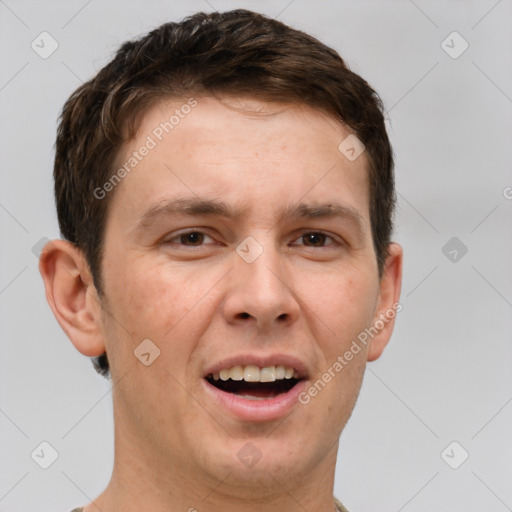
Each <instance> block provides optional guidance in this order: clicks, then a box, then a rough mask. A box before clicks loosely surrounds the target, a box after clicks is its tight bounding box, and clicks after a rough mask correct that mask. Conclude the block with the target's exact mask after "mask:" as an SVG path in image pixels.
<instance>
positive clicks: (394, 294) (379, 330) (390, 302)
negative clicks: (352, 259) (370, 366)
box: [368, 243, 403, 361]
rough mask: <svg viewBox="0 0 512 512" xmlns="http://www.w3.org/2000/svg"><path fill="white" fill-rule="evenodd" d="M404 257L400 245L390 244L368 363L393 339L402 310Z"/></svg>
mask: <svg viewBox="0 0 512 512" xmlns="http://www.w3.org/2000/svg"><path fill="white" fill-rule="evenodd" d="M402 255H403V251H402V247H401V246H400V245H398V244H396V243H391V244H389V247H388V257H387V259H386V263H385V265H384V269H383V273H382V277H381V280H380V293H379V304H378V307H377V311H376V312H375V316H374V318H373V323H372V327H371V328H370V329H369V331H371V332H376V334H375V335H374V336H373V337H372V339H371V343H370V349H369V351H368V361H375V359H378V358H379V357H380V356H381V354H382V352H383V351H384V349H385V348H386V345H387V344H388V342H389V340H390V338H391V333H392V332H393V327H394V325H395V317H396V315H397V314H398V312H399V311H400V310H401V309H402V305H401V304H400V303H399V299H400V289H401V287H402ZM372 329H373V331H372Z"/></svg>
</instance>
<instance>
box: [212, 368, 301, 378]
mask: <svg viewBox="0 0 512 512" xmlns="http://www.w3.org/2000/svg"><path fill="white" fill-rule="evenodd" d="M292 377H293V378H294V379H298V378H299V372H298V371H297V370H294V369H293V368H291V367H288V368H285V367H284V366H265V367H263V368H260V367H259V366H256V365H253V364H249V365H247V366H241V365H237V366H233V367H232V368H223V369H222V370H221V371H220V372H215V373H214V374H213V379H214V380H219V379H221V380H228V379H231V380H245V381H246V382H274V381H276V380H281V379H291V378H292Z"/></svg>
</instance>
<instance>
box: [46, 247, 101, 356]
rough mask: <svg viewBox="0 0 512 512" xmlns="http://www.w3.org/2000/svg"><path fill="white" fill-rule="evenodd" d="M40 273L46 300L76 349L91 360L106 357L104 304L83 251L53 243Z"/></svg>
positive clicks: (47, 249)
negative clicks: (103, 321)
mask: <svg viewBox="0 0 512 512" xmlns="http://www.w3.org/2000/svg"><path fill="white" fill-rule="evenodd" d="M39 272H40V273H41V276H42V278H43V281H44V286H45V289H46V300H47V301H48V304H49V305H50V307H51V308H52V311H53V314H54V315H55V318H56V319H57V321H58V322H59V324H60V326H61V327H62V329H63V330H64V332H65V333H66V334H67V336H68V338H69V339H70V340H71V342H72V343H73V345H74V346H75V348H76V349H77V350H78V351H79V352H81V353H82V354H84V355H86V356H89V357H93V356H99V355H101V354H103V352H105V344H104V341H103V335H102V333H103V331H102V323H101V319H102V316H101V301H100V298H99V296H98V293H97V291H96V288H95V286H94V284H93V280H92V276H91V273H90V270H89V265H88V264H87V262H86V260H85V257H84V255H83V253H82V251H81V250H80V249H78V248H77V247H76V246H75V245H73V244H72V243H70V242H67V241H65V240H52V241H50V242H48V243H47V244H46V245H45V246H44V248H43V250H42V252H41V255H40V257H39Z"/></svg>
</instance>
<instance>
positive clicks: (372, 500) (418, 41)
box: [0, 0, 512, 512]
mask: <svg viewBox="0 0 512 512" xmlns="http://www.w3.org/2000/svg"><path fill="white" fill-rule="evenodd" d="M235 7H245V8H251V9H253V10H259V11H261V12H263V13H266V14H269V15H271V16H274V17H276V16H277V17H279V19H280V20H282V21H284V22H285V23H288V24H291V25H292V26H294V27H296V28H299V29H302V30H305V31H307V32H309V33H311V34H313V35H315V36H317V37H318V38H320V39H321V40H322V41H324V42H325V43H327V44H329V45H331V46H333V47H334V48H335V49H336V50H337V51H339V52H340V54H341V55H342V56H343V57H344V58H345V59H346V61H347V62H348V63H349V65H350V66H351V67H352V68H353V69H354V70H355V71H356V72H358V73H360V74H361V75H362V76H363V77H365V78H366V79H367V80H368V81H369V82H370V84H371V85H372V86H373V87H374V88H376V90H377V91H378V92H379V93H380V95H381V96H382V98H383V100H384V102H385V106H386V109H387V111H388V113H389V123H388V127H389V131H390V136H391V139H392V143H393V146H394V150H395V153H396V163H397V166H396V172H397V190H398V194H399V207H398V212H397V231H396V236H395V239H396V240H397V241H399V242H400V243H402V244H403V246H404V249H405V269H404V272H405V273H404V283H403V295H402V304H403V310H402V312H401V313H400V314H399V315H398V323H397V326H396V331H395V335H394V337H393V339H392V341H391V343H390V345H389V347H388V348H387V350H386V352H385V353H384V355H383V357H382V359H380V360H378V361H376V362H375V363H372V364H370V365H369V366H368V371H367V374H366V377H365V380H364V384H363V389H362V391H361V395H360V398H359V401H358V403H357V405H356V408H355V411H354V415H353V417H352V419H351V420H350V422H349V424H348V426H347V428H346V429H345V431H344V433H343V435H342V442H341V447H340V457H339V462H338V467H337V472H336V487H335V493H336V495H337V496H338V497H339V498H341V499H342V500H343V501H344V503H345V504H346V506H348V507H349V508H350V509H351V510H352V511H353V512H364V511H370V510H371V511H373V512H380V511H402V510H404V511H406V512H413V511H417V512H420V511H427V510H428V511H431V510H436V511H451V512H456V511H476V510H485V511H486V512H502V511H505V510H510V508H511V507H512V486H511V485H510V481H511V477H512V443H511V435H510V433H511V432H512V428H511V427H512V403H511V402H512V354H511V344H510V339H511V322H510V318H511V314H510V313H511V308H512V287H511V281H512V271H511V264H510V263H511V256H512V236H511V234H512V233H511V230H510V225H511V222H510V221H511V214H512V200H511V199H510V198H512V188H507V187H512V173H511V163H512V149H511V148H512V144H511V140H512V139H511V135H512V116H511V113H512V58H511V57H512V22H511V20H512V1H511V0H501V1H496V0H491V1H483V0H482V1H474V2H469V1H468V2H462V1H452V2H450V1H445V2H440V1H427V0H415V1H414V2H413V1H412V0H411V1H407V0H400V1H398V0H397V1H386V2H384V1H382V0H380V1H361V2H356V1H339V2H334V1H316V2H307V1H303V0H292V1H291V2H290V1H289V0H282V1H281V0H279V1H278V0H274V1H271V2H248V1H236V2H235V1H221V0H208V1H203V0H201V1H199V0H198V1H190V2H170V1H167V2H163V1H150V2H148V1H146V2H142V1H134V2H131V3H128V2H125V1H110V2H100V1H99V0H92V1H86V0H72V1H69V0H68V1H55V2H51V3H50V2H37V1H15V0H0V52H1V59H2V66H1V75H0V107H1V112H2V116H1V118H0V130H1V132H0V133H1V139H0V159H1V169H2V174H1V187H0V224H1V230H2V231H1V233H2V252H1V265H0V269H1V274H0V307H1V323H0V328H1V336H2V338H1V344H0V350H1V354H0V365H1V383H0V427H1V432H2V435H1V437H0V460H1V461H2V467H1V476H0V510H1V511H13V512H14V511H16V512H18V511H33V510H38V511H40V512H50V511H51V512H56V511H63V512H66V511H69V510H70V509H71V508H73V507H74V506H77V505H79V504H85V503H88V502H89V500H90V499H93V498H95V497H96V496H97V495H98V494H99V493H100V492H101V491H102V490H103V489H104V487H105V486H106V485H107V483H108V480H109V477H110V474H111V470H112V461H113V437H112V436H113V423H112V403H111V392H110V384H109V382H108V381H106V380H104V379H103V378H102V377H100V376H99V375H97V374H96V373H95V372H94V370H93V368H92V365H91V363H90V361H89V359H88V358H86V357H85V356H82V355H81V354H79V353H78V352H77V351H76V350H75V349H74V348H73V346H72V345H71V343H70V342H69V341H68V339H67V338H66V337H65V335H64V334H63V332H62V331H61V330H60V328H59V326H58V324H57V322H56V321H55V319H54V317H53V315H52V313H51V311H50V309H49V307H48V306H47V304H46V301H45V297H44V289H43V284H42V281H41V279H40V276H39V273H38V270H37V259H36V257H35V256H34V254H33V252H32V248H33V246H34V245H36V244H37V243H38V241H39V240H40V239H41V238H43V237H48V238H55V237H58V236H59V232H58V227H57V221H56V215H55V212H54V205H53V196H52V181H51V170H52V159H53V143H54V139H55V130H56V119H57V116H58V114H59V111H60V109H61V107H62V105H63V103H64V101H65V100H66V98H67V97H68V96H69V94H70V93H71V92H72V91H73V90H74V89H75V88H76V87H77V86H78V85H79V84H80V83H81V82H82V81H84V80H86V79H89V78H90V77H91V76H92V75H93V74H94V73H95V72H96V71H98V70H99V69H100V68H101V67H102V66H103V65H104V64H105V63H106V62H107V61H108V60H109V59H110V56H111V54H112V53H113V52H114V51H115V49H116V48H117V46H118V45H119V44H120V43H121V42H122V41H124V40H126V39H127V38H131V37H135V36H137V35H139V34H141V33H144V32H146V31H148V30H149V29H151V28H153V27H155V26H157V25H159V24H160V23H162V22H164V21H169V20H178V19H180V18H182V17H183V16H185V15H188V14H191V13H192V12H195V11H197V10H206V11H211V10H225V9H231V8H235ZM42 31H47V32H49V33H50V34H51V36H52V37H53V38H54V39H55V40H56V41H57V42H58V44H59V47H58V49H57V50H56V51H55V52H54V53H53V54H52V55H51V56H50V57H48V58H47V59H43V58H41V57H40V56H39V55H38V54H37V53H36V52H35V51H34V50H33V49H32V48H31V42H32V41H33V40H34V39H36V38H37V36H38V35H39V34H40V33H41V32H42ZM453 31H456V32H458V33H459V34H460V36H462V38H464V40H466V41H467V42H468V44H469V48H468V49H467V50H466V51H465V52H464V53H463V54H461V55H460V56H458V57H457V58H452V56H450V55H448V53H447V52H446V51H445V49H443V46H442V42H443V41H444V40H445V39H446V38H447V36H448V35H449V34H451V33H452V32H453ZM444 44H445V48H446V45H448V46H452V47H453V48H451V49H449V48H448V49H449V51H451V52H452V54H453V53H454V52H455V53H458V51H460V49H461V48H462V40H461V39H458V36H455V39H454V37H453V36H451V38H448V40H447V41H446V43H444ZM46 48H48V46H46ZM452 237H457V240H456V241H455V242H452V243H455V245H453V246H451V245H449V246H448V247H447V248H445V249H444V252H443V247H445V244H447V242H448V241H449V240H450V239H451V238H452ZM462 244H464V246H465V247H467V253H466V254H464V255H462V253H463V250H462V249H463V248H464V246H463V245H462ZM453 250H456V251H457V253H456V254H455V253H453ZM450 252H451V254H450ZM445 253H446V254H445ZM455 256H456V260H455V261H452V260H453V259H454V257H455ZM42 441H47V442H49V443H50V444H51V445H52V446H53V447H54V448H55V449H56V450H57V452H58V454H59V457H58V458H57V460H56V461H55V462H54V463H53V464H52V465H51V466H50V467H49V468H48V469H42V468H41V467H39V466H38V465H37V464H36V463H35V462H34V460H33V459H32V458H31V453H32V452H33V450H34V449H36V448H37V447H38V446H39V444H40V443H41V442H42ZM453 441H456V442H457V443H458V445H455V447H453V446H452V447H451V448H450V449H448V450H447V452H445V456H444V458H443V456H442V452H443V450H444V449H445V448H446V447H447V446H448V445H449V444H450V443H452V442H453ZM463 450H465V451H467V452H468V453H469V458H468V459H467V460H466V461H465V462H464V463H463V464H462V465H460V467H458V469H453V468H452V467H450V466H449V465H448V464H447V462H450V464H452V465H454V466H456V465H457V464H459V463H460V461H461V460H462V455H463V454H464V451H463Z"/></svg>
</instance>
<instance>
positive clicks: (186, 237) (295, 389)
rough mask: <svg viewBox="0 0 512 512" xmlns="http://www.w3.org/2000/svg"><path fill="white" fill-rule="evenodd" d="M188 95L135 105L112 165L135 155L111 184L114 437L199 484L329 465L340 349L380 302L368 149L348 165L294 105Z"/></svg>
mask: <svg viewBox="0 0 512 512" xmlns="http://www.w3.org/2000/svg"><path fill="white" fill-rule="evenodd" d="M196 101H197V103H196V104H195V106H193V107H191V108H190V109H184V108H183V105H184V104H186V103H187V99H185V100H183V101H178V100H173V101H168V102H162V103H160V104H158V105H157V106H155V107H153V108H152V109H151V110H149V111H148V112H147V113H146V114H145V117H144V119H143V121H142V124H141V126H140V129H139V131H138V134H137V137H136V138H135V139H134V140H132V141H130V142H129V143H128V144H127V146H126V147H125V148H124V149H123V151H122V153H121V154H120V155H119V160H118V162H119V167H121V166H122V165H123V164H124V163H125V162H126V161H128V160H129V159H130V158H131V157H134V151H135V152H137V154H138V156H135V157H134V158H136V159H137V163H136V165H135V166H134V167H133V168H132V169H131V170H130V171H129V173H127V174H126V176H125V177H124V178H123V179H122V181H121V182H120V183H119V184H117V185H116V187H115V191H114V192H112V191H110V192H109V193H112V194H114V195H113V197H112V201H111V204H110V207H109V214H108V222H107V225H106V231H105V252H104V258H103V267H102V269H103V270H102V272H103V276H104V290H103V291H104V305H105V309H106V310H108V311H109V313H110V314H109V315H104V317H103V325H102V329H103V338H104V342H105V345H106V350H107V353H108V355H109V360H110V366H111V371H112V375H113V380H114V382H116V381H117V380H118V379H121V378H122V380H121V381H120V382H119V384H118V385H116V386H115V388H114V411H115V421H116V429H117V430H118V431H121V430H122V436H121V437H122V438H123V439H124V440H125V441H119V443H123V442H125V443H126V446H128V445H129V446H130V450H132V451H137V457H138V458H139V460H140V461H142V462H141V464H144V463H145V462H147V464H148V466H149V465H153V467H154V466H155V465H156V466H159V467H161V468H171V467H173V468H179V470H180V471H181V472H191V473H194V472H195V474H196V475H197V478H203V479H209V480H211V483H212V485H217V484H218V482H219V481H220V480H222V479H224V478H226V475H228V474H231V476H230V479H231V481H232V482H237V481H239V482H240V484H241V483H242V482H245V483H247V482H248V481H258V482H262V483H263V482H265V481H267V480H268V481H271V480H272V477H271V475H276V474H278V473H279V475H280V478H281V481H283V480H286V479H287V478H293V477H294V475H295V474H296V473H297V472H298V471H300V472H301V473H304V472H308V471H314V470H317V469H318V468H319V467H322V465H324V467H327V466H329V467H330V466H331V465H332V464H333V463H334V461H335V457H336V452H337V440H338V437H339V435H340V433H341V430H342V428H343V426H344V425H345V423H346V421H347V419H348V418H349V416H350V414H351V411H352V409H353V406H354V404H355V400H356V397H357V394H358V392H359V389H360V385H361V380H362V377H363V372H364V368H365V363H366V360H367V356H368V347H369V345H367V346H363V345H361V350H360V352H359V353H357V355H353V358H351V360H350V361H347V360H346V358H343V356H344V354H345V353H346V352H347V351H348V350H349V349H350V347H351V345H352V344H353V341H354V340H357V337H358V335H360V333H361V332H363V331H364V330H365V328H368V327H370V326H371V325H372V323H373V322H374V321H375V319H376V318H377V314H378V313H379V312H380V311H381V310H380V309H379V308H380V306H381V299H382V294H381V288H380V283H381V281H380V280H379V275H378V271H377V264H376V256H375V252H374V248H373V243H372V237H371V226H370V218H369V206H368V205H369V197H368V178H367V171H366V166H367V160H366V157H365V155H364V153H363V155H361V156H360V157H359V158H357V159H356V160H354V161H349V160H348V159H347V158H345V156H344V155H343V154H342V153H340V151H339V150H338V146H339V144H340V143H341V142H342V141H343V140H344V139H345V138H346V137H347V136H348V135H349V132H347V131H346V130H345V129H344V128H343V126H342V125H341V124H340V123H338V122H336V121H335V120H334V119H332V118H330V117H329V116H326V115H324V114H322V113H319V112H318V111H315V110H312V109H310V108H307V107H305V106H298V105H284V104H267V103H261V102H258V101H256V100H241V99H234V98H228V97H226V98H224V99H222V100H219V99H214V98H209V97H205V98H202V97H201V98H200V97H198V98H197V100H196ZM176 109H178V110H179V111H180V112H181V116H179V121H178V122H177V123H176V124H173V128H172V130H171V129H169V128H168V127H167V128H168V131H169V133H166V132H165V130H162V128H161V127H162V125H161V123H163V122H165V121H169V119H170V117H171V116H172V115H173V113H174V112H175V111H176ZM255 110H259V113H255V112H254V111H255ZM184 112H187V113H186V115H185V114H183V113H184ZM174 121H176V120H174ZM158 127H160V129H158ZM148 137H149V138H148ZM150 139H151V140H152V141H153V142H150ZM160 139H161V140H160ZM143 146H146V147H150V146H151V147H150V149H149V150H148V151H145V150H140V148H142V147H143ZM142 153H144V155H142ZM132 163H134V161H132ZM122 174H124V173H122ZM143 340H150V342H148V341H145V342H144V343H145V344H143V345H141V343H142V342H143ZM134 351H135V354H139V356H140V353H141V352H142V353H145V354H146V355H144V356H142V357H140V358H141V359H142V360H143V361H144V362H145V363H149V364H147V365H146V364H143V362H141V360H140V359H139V358H138V357H136V355H135V354H134ZM158 351H159V352H158ZM147 354H149V355H147ZM157 354H158V357H156V356H157ZM340 356H341V357H342V358H343V360H344V361H345V363H346V364H343V365H342V366H343V368H342V370H339V369H338V368H339V366H337V367H336V368H337V369H334V367H333V365H335V362H336V361H338V362H339V361H340V359H339V357H340ZM155 357H156V359H154V358H155ZM153 359H154V360H153ZM340 364H341V363H340ZM329 369H331V372H330V373H331V378H330V379H327V378H324V377H322V376H323V375H324V374H325V372H326V371H328V370H329ZM319 379H320V380H322V382H323V385H317V392H316V393H314V392H313V393H309V391H308V390H310V389H311V387H312V386H313V385H314V384H315V382H318V380H319ZM325 381H327V382H325ZM308 397H309V399H308ZM116 436H117V433H116ZM116 442H117V441H116ZM127 449H128V448H127ZM315 468H316V469H315Z"/></svg>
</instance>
